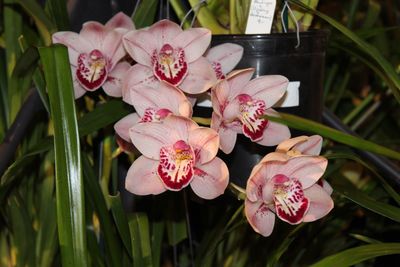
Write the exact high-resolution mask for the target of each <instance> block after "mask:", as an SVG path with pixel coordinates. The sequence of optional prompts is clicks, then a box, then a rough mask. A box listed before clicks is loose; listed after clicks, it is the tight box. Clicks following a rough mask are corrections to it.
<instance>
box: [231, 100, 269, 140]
mask: <svg viewBox="0 0 400 267" xmlns="http://www.w3.org/2000/svg"><path fill="white" fill-rule="evenodd" d="M237 98H238V100H239V103H240V107H239V111H240V115H239V119H240V121H241V122H242V125H243V126H242V130H243V134H244V135H245V136H247V137H248V138H250V139H251V141H253V142H256V141H259V140H260V139H262V138H263V134H264V130H265V128H267V127H268V123H269V122H268V120H267V119H264V118H262V116H263V115H264V112H265V110H266V107H265V102H264V101H263V100H257V99H252V98H251V96H249V95H247V94H241V95H238V96H237Z"/></svg>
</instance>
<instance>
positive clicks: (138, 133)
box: [129, 117, 184, 160]
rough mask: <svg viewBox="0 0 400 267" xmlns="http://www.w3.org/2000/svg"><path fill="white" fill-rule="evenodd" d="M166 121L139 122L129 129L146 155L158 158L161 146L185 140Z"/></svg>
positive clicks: (132, 138) (135, 143) (133, 141)
mask: <svg viewBox="0 0 400 267" xmlns="http://www.w3.org/2000/svg"><path fill="white" fill-rule="evenodd" d="M167 118H168V117H167ZM167 118H166V119H167ZM165 121H166V120H164V123H160V122H148V123H138V124H136V125H134V126H133V127H131V128H130V129H129V136H130V138H131V141H132V143H133V145H134V146H135V147H136V148H137V149H138V150H139V151H140V152H141V153H142V154H143V155H144V156H146V157H148V158H151V159H156V160H158V159H159V158H160V149H161V147H163V146H166V145H172V144H174V143H175V142H177V141H178V140H184V139H182V138H181V137H180V136H179V134H178V133H177V132H176V131H175V129H173V128H171V125H168V124H166V123H165Z"/></svg>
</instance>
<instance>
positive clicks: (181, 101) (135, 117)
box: [114, 82, 192, 143]
mask: <svg viewBox="0 0 400 267" xmlns="http://www.w3.org/2000/svg"><path fill="white" fill-rule="evenodd" d="M130 97H131V101H130V103H132V105H133V107H134V108H135V110H136V113H132V114H129V115H127V116H125V117H124V118H122V119H121V120H119V121H118V122H117V123H116V124H115V125H114V129H115V131H116V132H117V134H118V136H119V137H121V138H122V139H124V140H125V141H127V142H129V143H132V142H131V139H130V137H129V129H130V128H131V127H133V126H134V125H135V124H137V123H145V122H153V121H155V122H157V121H161V120H163V119H164V118H165V117H167V116H168V115H169V114H175V115H180V116H184V117H188V118H189V117H191V116H192V106H191V104H190V102H189V101H188V100H187V98H186V96H185V95H184V94H183V93H182V91H180V90H179V89H178V88H176V87H175V86H173V85H171V84H169V83H166V82H160V83H159V84H158V86H157V87H156V88H154V87H149V86H145V85H142V86H140V87H137V88H135V90H131V91H130Z"/></svg>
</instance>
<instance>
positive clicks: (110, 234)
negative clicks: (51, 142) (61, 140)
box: [82, 155, 122, 267]
mask: <svg viewBox="0 0 400 267" xmlns="http://www.w3.org/2000/svg"><path fill="white" fill-rule="evenodd" d="M82 165H83V172H84V182H85V191H86V194H87V199H88V200H89V203H90V204H91V205H92V206H93V208H94V210H95V211H96V214H97V216H98V217H99V221H100V227H101V231H102V233H103V235H104V241H105V242H104V243H105V246H106V255H108V256H109V258H110V261H111V266H114V267H118V266H121V248H122V247H121V245H120V243H119V241H118V239H117V235H116V234H117V233H116V231H115V228H114V227H113V223H112V219H111V216H110V214H109V212H108V209H107V205H106V202H105V199H104V196H103V193H102V191H101V188H100V185H99V183H98V178H96V175H95V174H94V172H93V167H92V166H91V165H90V163H89V159H88V157H87V156H86V155H83V157H82Z"/></svg>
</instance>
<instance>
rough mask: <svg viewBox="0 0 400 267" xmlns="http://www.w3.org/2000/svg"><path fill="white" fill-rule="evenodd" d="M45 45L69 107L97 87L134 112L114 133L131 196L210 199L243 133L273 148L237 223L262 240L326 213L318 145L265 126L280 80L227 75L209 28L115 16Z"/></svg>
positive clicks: (251, 183) (222, 51) (227, 53)
mask: <svg viewBox="0 0 400 267" xmlns="http://www.w3.org/2000/svg"><path fill="white" fill-rule="evenodd" d="M53 42H54V43H61V44H64V45H66V46H67V47H68V51H69V59H70V64H71V70H72V74H73V82H74V90H75V98H79V97H81V96H83V95H84V94H85V93H86V92H87V91H89V92H91V91H95V90H97V89H99V88H100V87H102V88H103V90H104V91H105V93H106V94H108V95H110V96H112V97H122V99H123V101H125V102H126V103H128V104H130V105H132V106H133V107H134V109H135V111H136V112H135V113H133V114H130V115H128V116H126V117H124V118H122V119H121V120H120V121H118V122H117V123H116V124H115V126H114V128H115V130H116V133H117V137H118V138H120V139H122V140H123V141H124V142H127V143H130V144H132V145H133V146H134V147H135V148H136V149H137V150H139V151H140V153H141V154H142V155H141V156H140V157H138V158H137V159H136V160H135V161H134V162H133V164H132V166H131V167H130V168H129V171H128V174H127V177H126V189H127V190H128V191H130V192H132V193H133V194H137V195H149V194H160V193H162V192H164V191H166V190H171V191H179V190H182V189H183V188H185V187H187V186H189V185H190V187H191V188H192V190H193V192H194V193H195V194H197V195H198V196H199V197H201V198H204V199H213V198H216V197H218V196H219V195H221V194H223V193H224V191H225V189H226V188H227V186H228V183H229V171H228V168H227V165H226V164H225V162H224V161H222V160H221V159H220V158H219V157H217V153H218V151H219V149H220V150H222V151H223V152H224V153H226V154H229V153H231V152H232V150H233V148H234V146H235V143H236V138H237V134H243V135H245V136H246V137H247V138H249V139H250V140H251V141H253V142H256V143H258V144H260V145H263V146H275V145H278V146H277V150H276V152H273V153H270V154H268V155H266V156H265V157H264V158H263V159H262V160H261V162H260V163H258V164H257V165H256V166H255V167H254V169H253V171H252V173H251V174H250V178H249V180H248V183H247V188H246V195H247V198H246V200H245V214H246V216H247V218H248V221H249V223H250V225H251V226H252V227H253V228H254V230H255V231H256V232H258V233H260V234H262V235H264V236H268V235H270V234H271V232H272V229H273V227H274V221H275V216H278V218H280V219H281V220H283V221H285V222H288V223H290V224H298V223H301V222H310V221H314V220H317V219H319V218H321V217H323V216H325V215H326V214H327V213H328V212H329V211H330V210H331V209H332V207H333V202H332V199H331V197H330V193H331V191H332V189H331V188H330V186H329V185H328V184H327V182H326V181H322V182H321V179H320V178H321V176H322V175H323V173H324V171H325V169H326V166H327V160H326V159H325V158H323V157H321V156H318V155H319V151H320V149H321V144H322V139H321V138H320V137H319V136H312V137H304V136H302V137H297V138H293V139H289V138H290V131H289V129H288V127H287V126H284V125H281V124H279V123H275V122H272V121H269V120H268V119H266V116H265V115H269V116H278V114H277V112H276V111H274V110H273V109H272V108H271V107H272V106H273V105H274V104H275V103H276V102H278V101H279V100H280V99H281V98H282V97H283V95H284V94H285V91H286V88H287V86H288V79H287V78H285V77H284V76H281V75H266V76H260V77H258V78H255V79H252V76H253V74H254V70H253V69H244V70H237V71H232V70H233V69H234V67H235V66H236V64H237V63H238V62H239V61H240V59H241V57H242V54H243V48H242V47H241V46H238V45H236V44H231V43H226V44H222V45H219V46H216V47H213V48H210V49H209V45H210V42H211V32H210V31H209V30H208V29H205V28H191V29H188V30H182V29H181V28H180V27H179V26H178V25H177V24H175V23H173V22H171V21H168V20H162V21H159V22H157V23H155V24H154V25H152V26H150V27H147V28H144V29H139V30H135V27H134V24H133V23H132V20H131V19H130V18H129V17H128V16H126V15H124V14H123V13H118V14H117V15H115V16H114V17H113V18H112V19H111V20H110V21H108V22H107V23H106V24H105V25H102V24H100V23H98V22H87V23H85V24H83V27H82V30H81V31H80V33H79V34H78V33H74V32H58V33H55V34H54V35H53ZM130 62H135V64H134V65H132V66H131V63H130ZM200 94H209V95H211V102H212V108H213V113H212V118H211V127H210V128H208V127H202V126H199V125H198V124H197V123H196V122H195V121H193V120H192V113H193V105H194V103H195V102H196V97H197V96H199V95H200Z"/></svg>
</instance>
